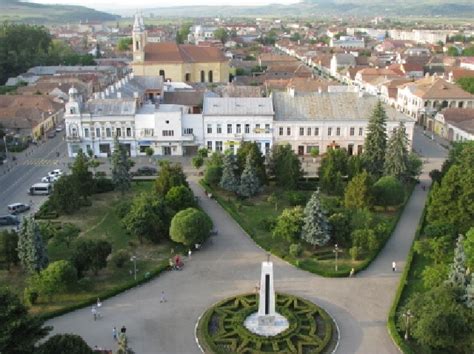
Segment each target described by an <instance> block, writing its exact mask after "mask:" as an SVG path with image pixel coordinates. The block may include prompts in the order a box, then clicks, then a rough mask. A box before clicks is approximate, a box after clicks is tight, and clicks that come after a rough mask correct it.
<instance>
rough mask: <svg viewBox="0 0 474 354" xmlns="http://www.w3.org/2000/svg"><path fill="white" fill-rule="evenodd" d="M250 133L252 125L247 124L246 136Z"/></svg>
mask: <svg viewBox="0 0 474 354" xmlns="http://www.w3.org/2000/svg"><path fill="white" fill-rule="evenodd" d="M249 133H250V124H245V134H249Z"/></svg>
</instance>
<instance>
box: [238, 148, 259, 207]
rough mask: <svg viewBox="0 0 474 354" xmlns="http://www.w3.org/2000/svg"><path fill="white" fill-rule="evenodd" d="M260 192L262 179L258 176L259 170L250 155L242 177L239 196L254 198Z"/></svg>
mask: <svg viewBox="0 0 474 354" xmlns="http://www.w3.org/2000/svg"><path fill="white" fill-rule="evenodd" d="M259 191H260V179H259V178H258V175H257V169H256V167H255V164H254V161H253V159H252V156H251V155H250V154H248V155H247V160H246V161H245V168H244V171H243V172H242V176H241V177H240V188H239V194H240V195H241V196H242V197H247V198H248V197H252V196H254V195H256V194H257V193H258V192H259Z"/></svg>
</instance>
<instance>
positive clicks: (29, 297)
mask: <svg viewBox="0 0 474 354" xmlns="http://www.w3.org/2000/svg"><path fill="white" fill-rule="evenodd" d="M38 297H39V294H38V291H36V290H35V289H32V288H29V287H28V288H25V290H24V291H23V298H24V299H25V302H26V303H27V304H30V305H34V304H36V302H37V301H38Z"/></svg>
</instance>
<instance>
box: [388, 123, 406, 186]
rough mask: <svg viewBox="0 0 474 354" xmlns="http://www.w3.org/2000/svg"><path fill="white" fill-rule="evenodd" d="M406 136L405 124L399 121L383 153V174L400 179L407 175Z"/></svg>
mask: <svg viewBox="0 0 474 354" xmlns="http://www.w3.org/2000/svg"><path fill="white" fill-rule="evenodd" d="M407 146H408V136H407V133H406V131H405V125H404V124H403V122H400V125H399V126H398V128H397V129H396V130H395V132H393V134H392V136H391V137H390V139H389V141H388V147H387V154H386V155H385V164H384V174H385V175H386V176H394V177H396V178H397V179H399V180H400V181H402V180H404V179H405V178H407V177H408V169H409V163H408V162H409V160H408V156H409V155H408V148H407Z"/></svg>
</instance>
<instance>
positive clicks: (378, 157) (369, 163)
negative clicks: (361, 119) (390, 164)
mask: <svg viewBox="0 0 474 354" xmlns="http://www.w3.org/2000/svg"><path fill="white" fill-rule="evenodd" d="M386 122H387V114H386V113H385V109H384V107H383V105H382V102H381V101H378V102H377V105H376V106H375V108H374V110H373V112H372V115H371V117H370V119H369V125H368V127H367V130H368V133H367V136H366V137H365V144H364V154H363V157H364V162H365V166H366V168H367V171H368V172H369V173H371V174H373V175H375V176H377V177H380V176H382V174H383V170H384V163H385V153H386V149H387V131H386Z"/></svg>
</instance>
